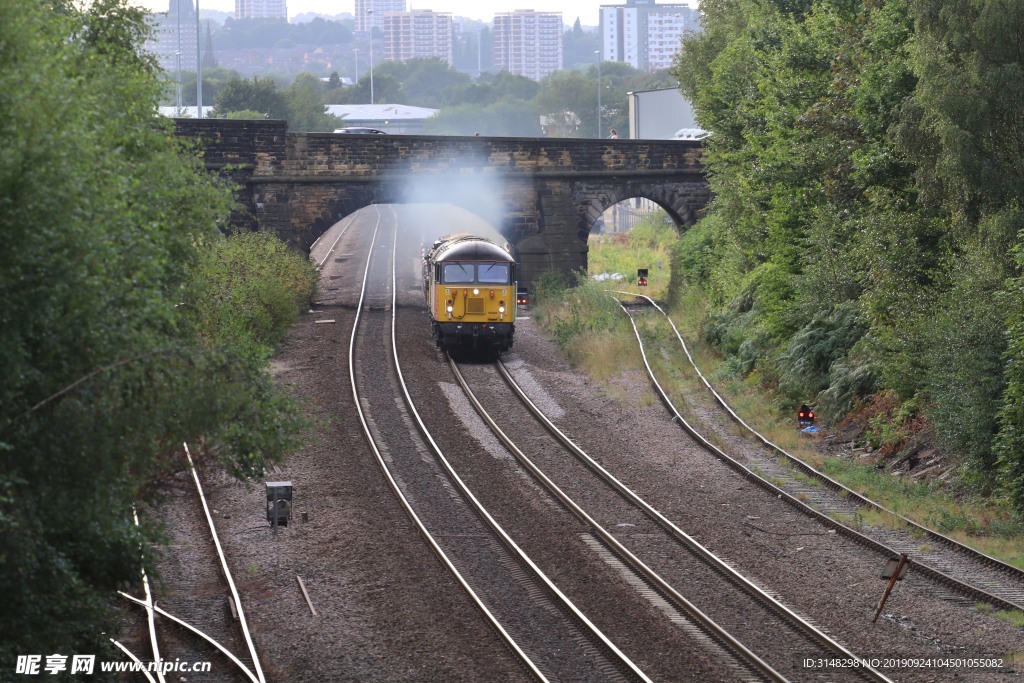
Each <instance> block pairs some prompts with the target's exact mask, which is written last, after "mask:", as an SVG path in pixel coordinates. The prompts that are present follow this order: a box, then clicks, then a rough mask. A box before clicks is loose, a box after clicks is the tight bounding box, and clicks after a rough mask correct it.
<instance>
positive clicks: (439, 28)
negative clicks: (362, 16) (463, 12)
mask: <svg viewBox="0 0 1024 683" xmlns="http://www.w3.org/2000/svg"><path fill="white" fill-rule="evenodd" d="M378 26H380V27H381V28H383V29H384V59H390V60H393V61H398V62H404V61H407V60H409V59H414V58H416V57H425V58H429V57H436V58H438V59H441V60H443V61H444V62H445V63H447V64H448V65H449V66H450V65H451V63H452V39H453V35H454V34H453V26H452V15H451V14H450V13H447V12H433V11H431V10H426V9H418V10H412V11H411V12H385V13H384V15H383V21H381V22H380V23H379V24H378Z"/></svg>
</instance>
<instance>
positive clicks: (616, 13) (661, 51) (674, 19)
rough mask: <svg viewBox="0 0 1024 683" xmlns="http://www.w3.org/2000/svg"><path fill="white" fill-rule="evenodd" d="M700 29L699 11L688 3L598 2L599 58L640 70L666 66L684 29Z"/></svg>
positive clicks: (648, 0) (643, 0)
mask: <svg viewBox="0 0 1024 683" xmlns="http://www.w3.org/2000/svg"><path fill="white" fill-rule="evenodd" d="M699 30H700V12H698V11H697V10H695V9H691V8H690V7H689V5H683V4H663V5H659V4H656V3H655V2H654V0H626V4H624V5H601V28H600V31H601V59H602V61H606V62H624V63H626V64H629V65H630V66H632V67H634V68H636V69H640V70H641V71H655V70H657V69H667V68H668V67H670V66H672V58H673V57H674V56H675V54H676V52H678V51H679V47H680V42H679V41H680V38H681V37H682V35H683V33H686V32H688V31H699Z"/></svg>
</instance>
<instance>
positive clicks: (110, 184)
mask: <svg viewBox="0 0 1024 683" xmlns="http://www.w3.org/2000/svg"><path fill="white" fill-rule="evenodd" d="M77 7H78V6H72V5H71V4H64V3H47V2H42V3H39V2H18V1H17V0H0V112H2V113H3V115H2V116H0V137H2V139H3V141H4V143H3V146H2V149H0V206H2V207H3V208H2V210H0V234H2V235H3V240H0V592H2V593H3V595H4V596H5V605H4V608H3V610H0V667H2V668H3V670H4V671H5V672H8V674H9V672H11V671H13V670H14V669H13V667H14V661H15V658H16V656H17V655H19V654H22V655H24V654H31V653H42V654H45V653H54V652H56V653H65V654H70V653H96V654H97V655H99V656H100V658H104V656H105V655H106V654H107V653H108V650H107V648H109V640H108V637H107V635H105V634H110V633H113V632H114V631H115V630H116V628H117V622H116V619H115V615H114V614H113V612H112V610H111V602H113V601H115V600H118V598H117V596H116V594H115V592H114V591H115V589H117V588H123V587H124V586H125V585H129V584H133V583H135V582H137V581H138V578H139V572H140V569H141V568H142V566H143V563H144V562H146V561H148V560H144V559H143V557H148V554H149V553H148V550H145V549H146V548H148V544H149V543H150V542H152V541H153V540H154V539H156V538H158V533H157V530H156V528H155V525H154V524H153V523H144V525H143V528H142V529H141V530H140V529H137V528H136V526H135V524H134V523H133V521H132V505H133V503H139V504H144V503H145V501H146V500H147V499H148V498H150V497H151V496H152V494H153V490H152V489H153V485H154V482H155V481H156V480H158V478H159V476H160V475H161V474H162V473H164V472H166V471H167V470H169V469H173V470H178V469H180V468H181V467H182V459H181V453H180V450H179V449H180V444H181V443H182V442H183V441H189V442H192V443H194V444H196V445H197V449H196V453H197V454H198V455H200V456H203V457H215V458H217V459H219V460H220V461H221V462H222V463H223V464H224V465H225V466H226V467H227V468H228V469H229V470H230V471H232V472H235V473H237V474H240V475H245V476H255V475H258V474H260V473H262V471H263V469H264V466H265V464H266V463H267V461H268V460H273V459H276V458H279V457H281V456H282V454H283V453H284V452H285V451H286V450H287V448H288V447H289V446H290V445H291V444H292V442H293V441H294V439H295V435H296V433H297V428H298V425H299V413H298V411H297V409H296V408H295V406H294V405H292V403H291V402H289V401H287V400H286V399H285V398H284V397H282V395H281V393H280V391H279V390H277V389H276V388H275V387H274V385H273V384H272V382H271V381H270V378H269V376H268V374H267V373H266V371H265V370H266V368H265V365H266V364H265V360H264V356H261V355H258V354H254V353H253V352H252V349H250V348H246V346H245V345H244V344H239V343H236V340H233V339H231V338H230V337H229V335H228V334H218V335H216V338H214V336H211V334H210V333H209V332H208V331H207V330H205V329H200V327H199V326H201V325H203V324H204V321H202V320H200V319H199V318H198V317H197V316H196V315H195V309H193V308H192V307H191V306H188V305H182V304H184V303H188V298H187V297H188V293H189V292H194V291H196V289H197V287H198V285H197V283H196V282H194V281H191V280H190V276H194V275H195V274H196V273H198V272H199V271H201V270H202V266H201V264H202V263H204V261H205V260H207V259H209V258H211V255H210V254H209V253H208V252H207V251H206V249H207V248H208V247H209V246H210V245H215V244H217V243H218V242H219V241H220V240H221V237H220V233H219V230H218V228H219V226H220V225H222V224H224V222H225V221H226V219H227V217H228V215H229V212H230V209H231V206H232V195H231V192H230V190H229V188H227V187H225V186H222V185H221V184H220V183H218V182H217V181H215V180H214V179H213V178H212V177H211V176H210V175H209V174H207V173H206V171H205V170H204V169H203V167H202V164H201V162H200V160H199V158H198V157H197V156H196V155H195V154H194V153H192V152H191V151H190V150H187V149H185V148H184V146H183V143H182V142H181V141H180V139H179V138H177V137H176V136H175V135H174V134H173V131H172V130H171V128H170V127H169V122H168V121H167V120H165V119H162V118H161V117H159V115H158V114H157V113H156V112H157V108H156V107H157V101H158V98H159V95H160V90H161V84H160V82H159V80H158V78H157V67H156V64H155V62H154V61H153V60H152V58H150V57H146V56H143V55H141V54H140V52H139V51H138V48H139V45H140V44H141V42H142V40H143V38H144V36H145V34H146V33H147V31H148V29H147V28H146V24H145V21H144V16H143V13H142V10H141V9H138V8H135V7H131V6H129V5H127V4H125V3H123V2H121V0H97V2H93V3H89V4H88V5H85V6H83V7H85V8H84V9H78V8H77ZM54 122H57V124H56V125H54ZM261 296H262V295H261ZM271 308H272V310H274V311H278V310H280V308H281V305H280V304H275V305H273V306H272V307H271ZM277 317H278V318H279V317H280V316H277ZM271 318H274V316H271ZM275 322H276V319H275ZM143 518H144V519H146V516H145V515H143ZM140 547H141V548H143V549H144V550H143V551H142V552H140ZM4 677H5V678H6V676H4Z"/></svg>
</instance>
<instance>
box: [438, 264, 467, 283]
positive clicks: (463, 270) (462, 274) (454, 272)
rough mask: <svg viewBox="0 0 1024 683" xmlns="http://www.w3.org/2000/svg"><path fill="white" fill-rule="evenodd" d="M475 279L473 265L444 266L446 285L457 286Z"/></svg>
mask: <svg viewBox="0 0 1024 683" xmlns="http://www.w3.org/2000/svg"><path fill="white" fill-rule="evenodd" d="M473 277H474V273H473V264H472V263H446V264H444V282H445V284H457V283H465V282H472V281H473Z"/></svg>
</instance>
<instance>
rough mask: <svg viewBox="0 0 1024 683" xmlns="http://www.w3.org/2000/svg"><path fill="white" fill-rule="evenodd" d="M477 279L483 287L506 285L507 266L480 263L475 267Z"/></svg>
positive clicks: (507, 281)
mask: <svg viewBox="0 0 1024 683" xmlns="http://www.w3.org/2000/svg"><path fill="white" fill-rule="evenodd" d="M477 278H478V280H479V282H481V283H482V284H485V285H507V284H508V283H509V282H510V280H509V264H507V263H481V264H480V265H479V266H477Z"/></svg>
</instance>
